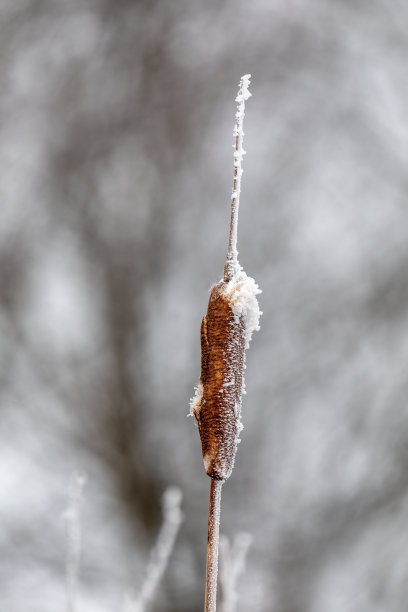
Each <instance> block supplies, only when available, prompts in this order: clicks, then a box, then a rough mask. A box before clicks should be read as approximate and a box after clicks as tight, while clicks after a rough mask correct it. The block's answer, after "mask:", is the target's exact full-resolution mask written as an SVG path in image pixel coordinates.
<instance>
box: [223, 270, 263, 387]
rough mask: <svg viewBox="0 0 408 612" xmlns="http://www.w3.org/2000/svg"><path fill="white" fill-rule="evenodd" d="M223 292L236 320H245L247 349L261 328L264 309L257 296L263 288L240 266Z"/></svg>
mask: <svg viewBox="0 0 408 612" xmlns="http://www.w3.org/2000/svg"><path fill="white" fill-rule="evenodd" d="M238 265H239V264H238ZM223 293H224V295H225V296H228V297H230V304H231V307H232V311H233V313H234V315H235V320H236V321H237V322H238V321H239V320H240V319H241V318H242V319H243V321H244V333H245V348H246V349H247V348H248V347H249V343H250V341H251V338H252V334H253V332H254V331H258V330H259V329H260V326H259V319H260V316H261V314H262V311H261V310H260V309H259V304H258V300H257V298H256V296H257V295H258V294H259V293H262V290H261V289H260V288H259V286H258V284H257V283H256V282H255V280H254V279H253V278H252V277H251V276H247V274H246V273H245V272H244V270H243V269H242V268H241V266H239V271H238V272H237V273H236V274H235V275H234V276H233V277H232V278H231V280H229V281H228V282H227V283H226V284H225V287H224V290H223ZM224 386H226V385H225V384H224Z"/></svg>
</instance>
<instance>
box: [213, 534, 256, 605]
mask: <svg viewBox="0 0 408 612" xmlns="http://www.w3.org/2000/svg"><path fill="white" fill-rule="evenodd" d="M251 541H252V538H251V536H250V535H249V534H248V533H238V534H237V535H236V536H235V538H234V542H233V544H232V545H231V544H230V542H229V540H228V538H227V537H226V536H221V539H220V587H221V594H222V598H221V612H236V607H237V600H238V593H237V586H238V578H239V577H240V575H241V574H242V572H243V571H244V568H245V560H246V556H247V553H248V549H249V547H250V545H251Z"/></svg>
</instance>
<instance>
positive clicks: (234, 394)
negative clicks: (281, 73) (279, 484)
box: [190, 75, 261, 612]
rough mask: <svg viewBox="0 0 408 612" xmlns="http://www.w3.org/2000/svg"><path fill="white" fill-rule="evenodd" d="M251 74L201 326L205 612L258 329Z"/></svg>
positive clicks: (210, 602)
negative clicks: (221, 245)
mask: <svg viewBox="0 0 408 612" xmlns="http://www.w3.org/2000/svg"><path fill="white" fill-rule="evenodd" d="M249 77H250V75H245V76H243V77H242V78H241V81H240V84H239V91H238V96H237V98H236V100H237V102H238V110H237V113H236V119H237V121H236V125H235V130H234V136H235V152H234V185H233V192H232V200H231V226H230V234H229V245H228V253H227V261H226V264H225V268H224V278H223V279H222V280H221V281H220V282H219V283H217V284H216V285H214V286H213V287H212V289H211V293H210V299H209V302H208V309H207V315H206V316H205V317H204V318H203V320H202V323H201V376H200V381H199V383H198V385H197V388H196V393H195V396H194V398H193V399H192V400H191V403H190V410H191V413H192V414H194V416H195V418H196V419H197V422H198V429H199V432H200V438H201V447H202V453H203V460H204V467H205V471H206V472H207V474H208V476H210V478H211V479H212V480H211V489H210V504H209V519H208V548H207V574H206V597H205V612H215V610H216V588H217V567H218V533H219V515H220V504H221V488H222V483H223V482H224V480H226V479H227V478H229V476H230V475H231V472H232V469H233V467H234V461H235V455H236V452H237V447H238V443H239V442H240V438H239V435H240V432H241V430H242V424H241V402H242V395H243V394H244V393H245V384H244V367H245V349H247V348H248V346H249V342H250V340H251V337H252V332H253V331H254V330H256V329H259V317H260V314H261V312H260V310H259V305H258V301H257V298H256V296H257V294H258V293H260V289H259V287H258V285H257V284H256V283H255V281H254V279H253V278H250V277H248V276H247V275H246V274H245V272H244V271H243V269H242V268H241V266H240V265H239V263H238V251H237V230H238V205H239V196H240V190H241V175H242V156H243V154H244V150H243V147H242V138H243V130H242V123H243V118H244V112H245V100H247V99H248V98H249V96H250V95H251V94H250V93H249V91H248V85H249Z"/></svg>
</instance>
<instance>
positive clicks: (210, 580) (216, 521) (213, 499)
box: [204, 478, 224, 612]
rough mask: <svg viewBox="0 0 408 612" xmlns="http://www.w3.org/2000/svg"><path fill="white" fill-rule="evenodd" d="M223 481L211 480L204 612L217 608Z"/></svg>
mask: <svg viewBox="0 0 408 612" xmlns="http://www.w3.org/2000/svg"><path fill="white" fill-rule="evenodd" d="M223 482H224V481H223V480H216V479H215V478H211V486H210V504H209V508H208V541H207V573H206V582H205V606H204V612H215V611H216V606H217V574H218V542H219V535H220V512H221V489H222V485H223Z"/></svg>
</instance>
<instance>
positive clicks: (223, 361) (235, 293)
mask: <svg viewBox="0 0 408 612" xmlns="http://www.w3.org/2000/svg"><path fill="white" fill-rule="evenodd" d="M259 292H260V290H259V289H258V286H257V285H256V283H255V281H254V280H253V279H252V278H248V277H247V276H246V274H245V273H244V272H242V271H240V272H239V273H238V274H237V275H236V276H234V277H233V278H232V279H231V280H230V281H225V280H223V281H221V282H219V283H218V284H217V285H214V287H213V288H212V290H211V294H210V299H209V303H208V310H207V315H206V316H205V317H204V318H203V321H202V324H201V378H200V382H199V385H198V387H197V391H196V396H195V398H194V399H193V400H192V403H191V411H192V413H193V414H194V416H195V417H196V419H197V422H198V428H199V432H200V437H201V446H202V452H203V459H204V467H205V470H206V472H207V474H208V475H209V476H210V477H211V478H215V479H218V480H226V479H227V478H228V477H229V476H230V474H231V471H232V468H233V466H234V461H235V454H236V450H237V445H238V442H239V441H240V440H239V434H240V431H241V429H242V425H241V402H242V394H243V393H244V367H245V348H246V347H247V346H248V345H249V340H250V337H251V334H252V331H253V330H254V329H258V321H259V315H260V311H259V307H258V302H257V299H256V297H255V296H256V294H257V293H259Z"/></svg>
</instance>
